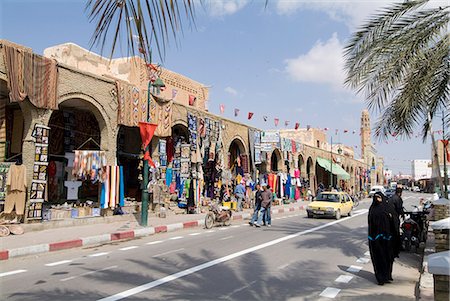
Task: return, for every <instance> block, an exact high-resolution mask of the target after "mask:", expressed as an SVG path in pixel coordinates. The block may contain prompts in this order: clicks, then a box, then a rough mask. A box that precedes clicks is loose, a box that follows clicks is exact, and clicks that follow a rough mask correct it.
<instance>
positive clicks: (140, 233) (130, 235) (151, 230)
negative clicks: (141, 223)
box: [0, 205, 306, 261]
mask: <svg viewBox="0 0 450 301" xmlns="http://www.w3.org/2000/svg"><path fill="white" fill-rule="evenodd" d="M305 208H306V206H305V205H302V206H299V207H291V208H289V210H285V209H284V208H281V209H275V210H272V214H280V213H285V212H286V213H289V212H293V211H296V210H297V211H302V210H305ZM252 215H253V214H252V213H240V214H234V215H233V216H232V217H231V219H232V220H246V219H250V218H251V217H252ZM203 225H204V220H203V219H200V220H196V221H188V222H182V223H175V224H169V225H160V226H154V227H146V228H140V229H135V230H130V231H124V232H114V233H109V234H100V235H94V236H87V237H83V238H78V239H72V240H67V241H60V242H55V243H48V244H39V245H32V246H27V247H21V248H16V249H8V250H0V261H1V260H8V259H10V258H16V257H22V256H27V255H35V254H42V253H48V252H54V251H60V250H67V249H72V248H79V247H84V246H91V245H96V244H103V243H108V242H112V241H118V240H126V239H134V238H138V237H145V236H150V235H155V234H157V233H167V232H174V231H178V230H183V229H190V228H196V227H203Z"/></svg>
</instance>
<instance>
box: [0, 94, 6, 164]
mask: <svg viewBox="0 0 450 301" xmlns="http://www.w3.org/2000/svg"><path fill="white" fill-rule="evenodd" d="M5 147H6V98H4V99H0V162H3V161H5Z"/></svg>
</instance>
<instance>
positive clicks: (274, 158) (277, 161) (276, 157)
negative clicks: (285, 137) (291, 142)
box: [270, 149, 283, 172]
mask: <svg viewBox="0 0 450 301" xmlns="http://www.w3.org/2000/svg"><path fill="white" fill-rule="evenodd" d="M270 169H271V170H272V171H273V172H276V171H281V170H282V169H283V162H282V158H281V153H280V151H279V150H278V149H274V150H273V152H272V155H271V157H270Z"/></svg>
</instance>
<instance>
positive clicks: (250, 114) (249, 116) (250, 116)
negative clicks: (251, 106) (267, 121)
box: [248, 112, 253, 120]
mask: <svg viewBox="0 0 450 301" xmlns="http://www.w3.org/2000/svg"><path fill="white" fill-rule="evenodd" d="M252 117H253V113H252V112H248V120H250V119H252Z"/></svg>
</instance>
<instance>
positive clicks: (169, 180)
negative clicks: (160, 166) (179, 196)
mask: <svg viewBox="0 0 450 301" xmlns="http://www.w3.org/2000/svg"><path fill="white" fill-rule="evenodd" d="M172 179H173V170H172V168H167V169H166V185H167V186H170V184H172Z"/></svg>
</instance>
